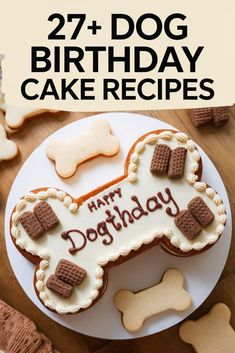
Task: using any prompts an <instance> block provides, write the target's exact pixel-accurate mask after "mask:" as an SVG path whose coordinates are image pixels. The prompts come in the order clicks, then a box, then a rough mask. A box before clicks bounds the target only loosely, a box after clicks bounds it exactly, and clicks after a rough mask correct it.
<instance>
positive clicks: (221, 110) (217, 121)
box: [212, 107, 229, 127]
mask: <svg viewBox="0 0 235 353" xmlns="http://www.w3.org/2000/svg"><path fill="white" fill-rule="evenodd" d="M228 119H229V115H228V107H216V108H213V120H212V122H213V124H214V125H215V126H216V127H218V126H221V125H224V124H226V123H227V122H228Z"/></svg>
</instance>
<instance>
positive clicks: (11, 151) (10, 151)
mask: <svg viewBox="0 0 235 353" xmlns="http://www.w3.org/2000/svg"><path fill="white" fill-rule="evenodd" d="M17 152H18V149H17V146H16V144H15V142H13V141H11V140H8V138H7V134H6V131H5V129H4V127H3V126H2V125H0V161H3V160H8V159H12V158H14V157H15V156H16V155H17Z"/></svg>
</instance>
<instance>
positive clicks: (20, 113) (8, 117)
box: [0, 98, 58, 130]
mask: <svg viewBox="0 0 235 353" xmlns="http://www.w3.org/2000/svg"><path fill="white" fill-rule="evenodd" d="M0 110H1V111H2V112H3V113H4V115H5V124H6V128H9V129H10V130H11V129H13V130H14V129H18V128H20V127H21V126H22V125H23V124H24V122H25V120H26V119H28V118H34V117H37V116H39V115H40V114H42V113H45V112H50V113H56V112H58V111H57V110H47V109H35V108H20V107H10V106H8V105H7V104H6V103H5V102H4V100H3V98H2V100H1V104H0Z"/></svg>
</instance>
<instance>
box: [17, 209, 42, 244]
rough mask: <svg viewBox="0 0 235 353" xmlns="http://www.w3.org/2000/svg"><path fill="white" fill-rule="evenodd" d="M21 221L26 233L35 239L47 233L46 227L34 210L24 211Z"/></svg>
mask: <svg viewBox="0 0 235 353" xmlns="http://www.w3.org/2000/svg"><path fill="white" fill-rule="evenodd" d="M19 221H20V224H21V225H22V227H23V228H24V229H25V231H26V233H27V234H28V235H29V237H30V238H31V239H33V240H37V239H38V238H40V237H41V236H42V235H43V234H44V233H45V229H44V227H43V226H42V225H41V223H40V222H39V220H38V219H37V217H36V216H35V214H34V213H33V212H30V211H26V212H24V213H22V215H21V216H20V219H19Z"/></svg>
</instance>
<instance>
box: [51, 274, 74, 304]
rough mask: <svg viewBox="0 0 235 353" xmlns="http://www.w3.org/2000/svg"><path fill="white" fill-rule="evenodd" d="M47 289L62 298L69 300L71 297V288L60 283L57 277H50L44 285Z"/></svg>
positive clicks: (66, 284)
mask: <svg viewBox="0 0 235 353" xmlns="http://www.w3.org/2000/svg"><path fill="white" fill-rule="evenodd" d="M46 286H47V288H48V289H50V290H51V291H52V292H54V293H55V294H57V295H60V296H61V297H63V298H65V299H66V298H69V297H70V296H71V295H72V292H73V287H72V286H71V285H70V284H68V283H65V282H63V281H61V280H60V279H59V278H58V277H57V276H55V275H51V276H50V277H49V278H48V280H47V283H46Z"/></svg>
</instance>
